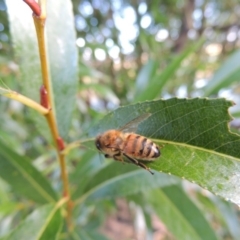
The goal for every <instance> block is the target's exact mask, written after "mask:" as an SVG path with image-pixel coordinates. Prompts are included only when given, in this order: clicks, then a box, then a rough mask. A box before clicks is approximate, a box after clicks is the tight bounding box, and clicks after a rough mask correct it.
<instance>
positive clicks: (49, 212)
mask: <svg viewBox="0 0 240 240" xmlns="http://www.w3.org/2000/svg"><path fill="white" fill-rule="evenodd" d="M60 206H61V205H59V204H48V205H44V206H42V207H40V208H38V209H36V210H34V211H33V212H32V213H31V214H30V215H29V216H28V217H27V218H26V219H25V220H23V222H21V223H20V224H19V226H18V227H16V229H14V230H13V232H12V233H10V234H9V235H8V236H7V237H6V238H5V239H6V240H19V239H31V240H46V239H57V236H58V234H59V232H60V230H61V228H62V224H63V218H62V216H61V214H60V210H59V207H60Z"/></svg>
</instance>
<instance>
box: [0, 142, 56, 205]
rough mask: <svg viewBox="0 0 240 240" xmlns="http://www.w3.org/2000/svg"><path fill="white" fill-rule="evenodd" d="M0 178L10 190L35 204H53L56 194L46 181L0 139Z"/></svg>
mask: <svg viewBox="0 0 240 240" xmlns="http://www.w3.org/2000/svg"><path fill="white" fill-rule="evenodd" d="M0 149H1V151H0V177H1V178H3V179H4V180H5V181H6V182H8V184H10V185H11V187H12V189H13V190H14V191H15V192H17V193H19V194H21V195H22V196H24V197H26V198H29V199H31V200H33V201H35V202H37V203H48V202H54V201H55V200H56V199H57V197H56V193H55V192H54V190H53V189H52V187H51V186H50V184H49V183H48V181H47V180H46V178H45V177H44V176H43V175H42V174H41V173H40V172H38V171H37V170H36V169H35V168H34V167H33V166H32V165H31V163H30V161H28V160H27V159H26V158H24V157H23V156H20V155H19V154H17V153H15V152H14V151H12V150H11V149H10V148H9V147H8V146H7V145H6V144H5V143H4V142H3V141H2V140H1V139H0Z"/></svg>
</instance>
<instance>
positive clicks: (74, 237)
mask: <svg viewBox="0 0 240 240" xmlns="http://www.w3.org/2000/svg"><path fill="white" fill-rule="evenodd" d="M70 240H107V238H106V237H105V236H103V235H102V234H100V233H99V232H97V231H94V230H91V231H86V230H83V229H81V230H77V231H73V232H72V233H71V239H70Z"/></svg>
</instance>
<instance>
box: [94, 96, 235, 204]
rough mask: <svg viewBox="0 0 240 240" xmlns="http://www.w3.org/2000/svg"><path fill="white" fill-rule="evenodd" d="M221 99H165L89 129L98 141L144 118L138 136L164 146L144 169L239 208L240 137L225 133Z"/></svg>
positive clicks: (124, 111) (224, 108)
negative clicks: (108, 132) (181, 180)
mask: <svg viewBox="0 0 240 240" xmlns="http://www.w3.org/2000/svg"><path fill="white" fill-rule="evenodd" d="M230 106H232V102H230V101H226V100H225V99H211V100H208V99H188V100H187V99H177V98H173V99H168V100H158V101H152V102H143V103H138V104H133V105H129V106H126V107H121V108H119V109H117V110H115V111H114V112H112V113H110V114H108V115H107V116H106V117H105V118H103V119H102V121H100V122H99V124H98V125H97V126H95V127H92V128H91V131H90V135H91V136H96V135H97V134H99V133H101V132H104V131H106V130H108V129H117V128H119V127H122V126H124V125H125V124H126V123H128V122H130V121H131V120H133V119H135V118H136V117H139V116H141V115H143V114H145V113H150V114H151V116H150V117H149V118H148V119H146V120H145V121H143V122H142V123H140V124H139V126H138V129H137V132H138V133H139V134H141V135H143V136H146V137H149V138H151V139H153V140H154V141H155V142H157V143H159V145H163V147H162V149H161V152H162V154H161V156H160V158H159V159H157V160H156V161H154V162H152V163H149V164H148V163H146V164H147V165H148V166H149V167H150V168H152V169H155V170H157V171H163V172H166V173H170V174H174V175H176V176H179V177H182V178H185V179H187V180H189V181H192V182H196V183H197V184H199V185H200V186H202V187H204V188H206V189H208V190H210V191H211V192H213V193H215V194H216V195H220V196H222V197H224V198H225V199H229V200H231V201H232V202H234V203H237V204H240V198H239V196H240V188H239V185H238V182H239V181H240V162H239V160H240V151H239V144H240V137H239V135H237V134H233V133H231V132H229V129H228V122H229V121H230V120H231V117H230V116H229V114H228V108H229V107H230Z"/></svg>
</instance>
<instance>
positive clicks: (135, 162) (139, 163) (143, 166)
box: [123, 153, 154, 175]
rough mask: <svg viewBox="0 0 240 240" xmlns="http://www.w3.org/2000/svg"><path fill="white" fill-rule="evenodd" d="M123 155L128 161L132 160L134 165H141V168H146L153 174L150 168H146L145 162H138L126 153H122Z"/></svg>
mask: <svg viewBox="0 0 240 240" xmlns="http://www.w3.org/2000/svg"><path fill="white" fill-rule="evenodd" d="M123 155H124V156H125V157H126V158H127V159H128V160H129V161H130V162H132V163H133V164H135V165H137V166H139V167H142V168H144V169H146V170H147V171H149V172H150V173H151V174H152V175H153V174H154V172H152V171H151V170H150V168H148V167H147V166H146V165H145V164H143V163H141V162H139V161H138V160H137V159H135V158H131V157H129V156H128V155H126V154H124V153H123Z"/></svg>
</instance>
